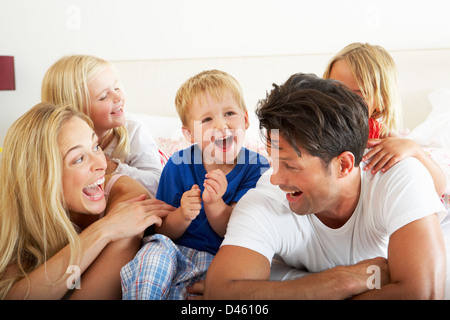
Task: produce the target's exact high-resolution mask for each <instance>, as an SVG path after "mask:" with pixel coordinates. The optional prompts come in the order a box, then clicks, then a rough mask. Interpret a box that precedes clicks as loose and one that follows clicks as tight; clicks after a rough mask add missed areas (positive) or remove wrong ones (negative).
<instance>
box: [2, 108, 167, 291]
mask: <svg viewBox="0 0 450 320" xmlns="http://www.w3.org/2000/svg"><path fill="white" fill-rule="evenodd" d="M89 124H90V120H89V119H88V118H87V117H86V116H85V115H83V114H81V113H79V112H77V111H75V110H74V109H73V108H71V107H56V106H55V105H53V104H49V103H41V104H38V105H36V106H35V107H33V108H31V109H30V110H29V111H28V112H26V113H25V114H24V115H23V116H21V117H20V118H19V119H18V120H16V122H15V123H14V124H13V125H12V126H11V128H10V129H9V130H8V133H7V135H6V137H5V141H4V147H3V152H2V155H1V163H0V176H1V177H2V181H1V184H0V298H1V299H25V298H28V299H61V298H63V297H65V296H66V297H67V294H68V293H69V292H70V293H73V294H72V296H71V298H74V299H76V298H83V299H90V298H95V299H113V298H120V297H121V290H120V275H119V271H120V268H121V267H122V266H123V265H124V264H125V263H126V262H127V261H128V260H130V259H132V257H133V256H134V254H135V253H136V252H137V250H138V249H139V246H140V241H141V234H142V232H143V230H145V228H146V227H148V226H149V225H152V224H153V223H158V224H159V223H160V222H161V217H164V216H165V215H166V214H167V213H168V211H167V210H168V209H170V206H167V205H165V204H163V203H162V202H160V201H158V200H156V199H147V200H145V198H146V197H147V198H148V197H150V195H149V194H148V191H146V189H145V188H144V187H143V186H141V185H140V184H139V183H137V182H136V181H134V180H133V179H131V178H129V177H126V176H118V177H117V176H116V177H115V178H114V177H111V176H108V175H105V169H106V160H105V156H104V155H103V152H102V150H101V149H100V148H99V141H98V138H97V136H96V135H95V133H94V131H93V130H92V128H91V126H90V125H89ZM113 178H114V179H113ZM114 181H115V182H114ZM105 185H106V186H105ZM108 189H109V191H107V190H108ZM105 211H106V212H107V214H106V215H105V217H103V218H102V216H103V214H104V213H105ZM70 266H72V268H70ZM77 271H78V272H79V273H80V274H81V289H79V290H73V291H70V290H69V289H74V288H73V287H71V286H70V285H69V277H71V276H73V274H74V273H75V274H76V272H77ZM71 283H72V282H71ZM75 283H76V282H75Z"/></svg>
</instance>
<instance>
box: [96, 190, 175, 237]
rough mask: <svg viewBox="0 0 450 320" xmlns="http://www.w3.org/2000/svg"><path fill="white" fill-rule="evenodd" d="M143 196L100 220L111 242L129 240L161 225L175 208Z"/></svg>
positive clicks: (126, 202) (115, 207)
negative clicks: (152, 227) (147, 229)
mask: <svg viewBox="0 0 450 320" xmlns="http://www.w3.org/2000/svg"><path fill="white" fill-rule="evenodd" d="M145 198H146V195H145V194H143V195H141V196H138V197H136V198H133V199H130V200H127V201H123V202H120V203H118V204H117V205H115V206H114V207H113V208H111V210H110V211H109V212H108V214H107V215H106V216H105V217H104V218H103V219H100V220H98V221H97V222H98V223H101V224H102V225H103V226H104V227H105V228H107V232H108V235H109V240H110V241H116V240H119V239H124V238H129V237H132V236H135V235H137V234H140V233H141V232H144V230H145V229H146V228H147V227H149V226H151V225H153V224H156V225H158V226H159V225H161V223H162V218H164V217H165V216H167V215H168V214H169V213H170V212H172V211H174V210H175V208H174V207H172V206H171V205H168V204H166V203H165V202H163V201H161V200H157V199H145Z"/></svg>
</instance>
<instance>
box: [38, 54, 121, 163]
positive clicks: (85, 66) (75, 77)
mask: <svg viewBox="0 0 450 320" xmlns="http://www.w3.org/2000/svg"><path fill="white" fill-rule="evenodd" d="M106 68H111V69H112V70H113V71H114V72H116V73H117V71H116V69H115V68H114V66H113V65H112V64H111V63H110V62H108V61H106V60H103V59H100V58H97V57H94V56H89V55H71V56H66V57H63V58H61V59H60V60H58V61H57V62H55V63H54V64H53V65H52V66H51V67H50V68H49V69H48V70H47V72H46V73H45V76H44V79H43V81H42V89H41V98H42V101H43V102H51V103H54V104H59V105H63V104H64V105H71V106H73V107H74V108H75V109H76V110H78V111H80V112H83V113H85V114H86V115H88V116H89V115H90V108H91V103H90V102H91V99H90V96H89V89H88V83H89V82H90V81H91V80H92V79H93V78H95V76H97V75H98V74H99V73H100V72H102V71H103V70H105V69H106ZM119 85H120V84H119ZM112 134H113V135H114V136H115V137H117V138H118V143H117V147H116V149H115V150H114V151H113V152H112V158H117V159H120V160H121V161H124V159H125V158H126V157H127V156H128V154H129V141H128V131H127V129H126V128H125V127H124V126H121V127H117V128H114V129H112ZM107 147H108V146H102V148H103V149H104V150H106V149H107Z"/></svg>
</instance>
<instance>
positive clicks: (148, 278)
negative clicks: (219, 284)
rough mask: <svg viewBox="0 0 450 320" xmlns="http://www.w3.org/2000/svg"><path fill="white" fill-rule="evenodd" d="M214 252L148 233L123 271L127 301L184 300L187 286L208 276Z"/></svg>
mask: <svg viewBox="0 0 450 320" xmlns="http://www.w3.org/2000/svg"><path fill="white" fill-rule="evenodd" d="M213 257H214V256H213V255H212V254H210V253H208V252H204V251H198V250H195V249H192V248H187V247H184V246H178V245H176V244H175V243H173V241H172V240H170V239H169V238H167V237H166V236H163V235H161V234H155V235H152V236H148V237H146V238H145V239H144V245H143V246H142V248H141V249H140V250H139V252H138V253H137V254H136V256H135V257H134V259H133V260H131V261H130V262H129V263H128V264H126V265H125V266H124V267H123V268H122V270H121V271H120V277H121V282H122V299H124V300H184V299H186V298H187V295H188V294H187V288H188V287H189V286H191V285H192V284H193V283H195V282H197V281H199V280H203V279H204V278H205V276H206V270H207V269H208V267H209V265H210V263H211V261H212V259H213Z"/></svg>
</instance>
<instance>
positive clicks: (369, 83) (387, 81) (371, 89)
mask: <svg viewBox="0 0 450 320" xmlns="http://www.w3.org/2000/svg"><path fill="white" fill-rule="evenodd" d="M338 60H344V61H345V62H346V63H347V65H348V66H349V68H350V70H351V72H352V74H353V77H354V78H355V79H356V82H357V83H358V86H359V89H360V91H361V93H362V95H363V97H364V99H365V100H366V101H367V102H368V103H369V102H372V103H373V105H374V112H373V114H372V118H374V119H379V118H381V121H382V123H383V126H382V130H381V134H382V135H383V136H386V135H388V133H389V132H391V131H396V130H398V129H399V127H400V126H401V102H400V95H399V89H398V84H397V68H396V66H395V62H394V60H393V59H392V57H391V55H390V54H389V53H388V52H387V51H386V50H385V49H384V48H383V47H381V46H376V45H370V44H368V43H359V42H357V43H352V44H349V45H348V46H346V47H345V48H343V49H342V50H341V51H340V52H338V53H337V54H336V55H335V56H334V57H333V58H332V59H331V61H330V62H329V64H328V66H327V68H326V70H325V73H324V75H323V77H324V78H325V79H328V78H329V77H330V73H331V69H332V68H333V65H334V63H335V62H336V61H338Z"/></svg>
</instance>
